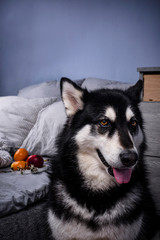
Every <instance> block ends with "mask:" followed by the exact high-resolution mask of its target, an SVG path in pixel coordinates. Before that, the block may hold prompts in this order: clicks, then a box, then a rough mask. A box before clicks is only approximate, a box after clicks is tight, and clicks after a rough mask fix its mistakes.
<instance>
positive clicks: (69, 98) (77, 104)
mask: <svg viewBox="0 0 160 240" xmlns="http://www.w3.org/2000/svg"><path fill="white" fill-rule="evenodd" d="M60 87H61V97H62V100H63V103H64V106H65V109H66V113H67V116H69V117H71V116H73V115H74V114H75V113H76V112H77V111H78V110H82V109H83V105H84V104H83V100H82V98H83V94H84V90H83V89H82V88H80V87H79V86H77V85H76V84H75V83H74V82H72V81H71V80H70V79H68V78H61V83H60Z"/></svg>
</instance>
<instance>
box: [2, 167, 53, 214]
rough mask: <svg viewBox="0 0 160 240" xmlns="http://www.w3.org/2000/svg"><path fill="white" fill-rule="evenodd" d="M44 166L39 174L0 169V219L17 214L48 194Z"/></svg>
mask: <svg viewBox="0 0 160 240" xmlns="http://www.w3.org/2000/svg"><path fill="white" fill-rule="evenodd" d="M48 167H49V166H47V165H46V166H45V167H43V168H41V169H39V173H35V174H33V173H31V172H29V170H27V171H28V172H26V173H24V174H21V173H20V171H11V170H10V168H3V169H2V168H1V169H0V217H2V216H5V215H7V214H10V213H13V212H17V211H19V210H21V209H23V208H25V207H26V206H28V205H29V204H32V203H34V202H36V201H38V200H40V199H42V198H44V197H45V196H46V195H47V193H48V183H49V177H48V174H47V169H48Z"/></svg>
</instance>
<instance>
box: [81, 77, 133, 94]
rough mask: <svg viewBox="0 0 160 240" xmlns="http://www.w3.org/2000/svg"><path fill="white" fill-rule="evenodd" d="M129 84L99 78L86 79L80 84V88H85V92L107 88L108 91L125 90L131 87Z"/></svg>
mask: <svg viewBox="0 0 160 240" xmlns="http://www.w3.org/2000/svg"><path fill="white" fill-rule="evenodd" d="M131 85H132V84H130V83H123V82H117V81H111V80H107V79H100V78H86V79H85V80H84V82H83V83H82V88H86V89H87V90H90V91H92V90H96V89H101V88H108V89H113V88H117V89H123V90H125V89H127V88H129V87H130V86H131Z"/></svg>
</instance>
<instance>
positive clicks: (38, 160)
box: [27, 155, 44, 168]
mask: <svg viewBox="0 0 160 240" xmlns="http://www.w3.org/2000/svg"><path fill="white" fill-rule="evenodd" d="M43 162H44V160H43V158H42V157H41V156H39V155H31V156H29V157H28V158H27V164H28V166H30V165H31V164H32V165H34V166H35V167H38V168H41V167H43Z"/></svg>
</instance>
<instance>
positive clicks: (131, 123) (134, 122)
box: [130, 119, 137, 128]
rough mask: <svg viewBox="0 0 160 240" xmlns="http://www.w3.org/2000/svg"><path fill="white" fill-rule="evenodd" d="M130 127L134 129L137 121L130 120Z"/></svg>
mask: <svg viewBox="0 0 160 240" xmlns="http://www.w3.org/2000/svg"><path fill="white" fill-rule="evenodd" d="M130 126H131V127H133V128H136V127H137V120H135V119H131V121H130Z"/></svg>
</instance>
